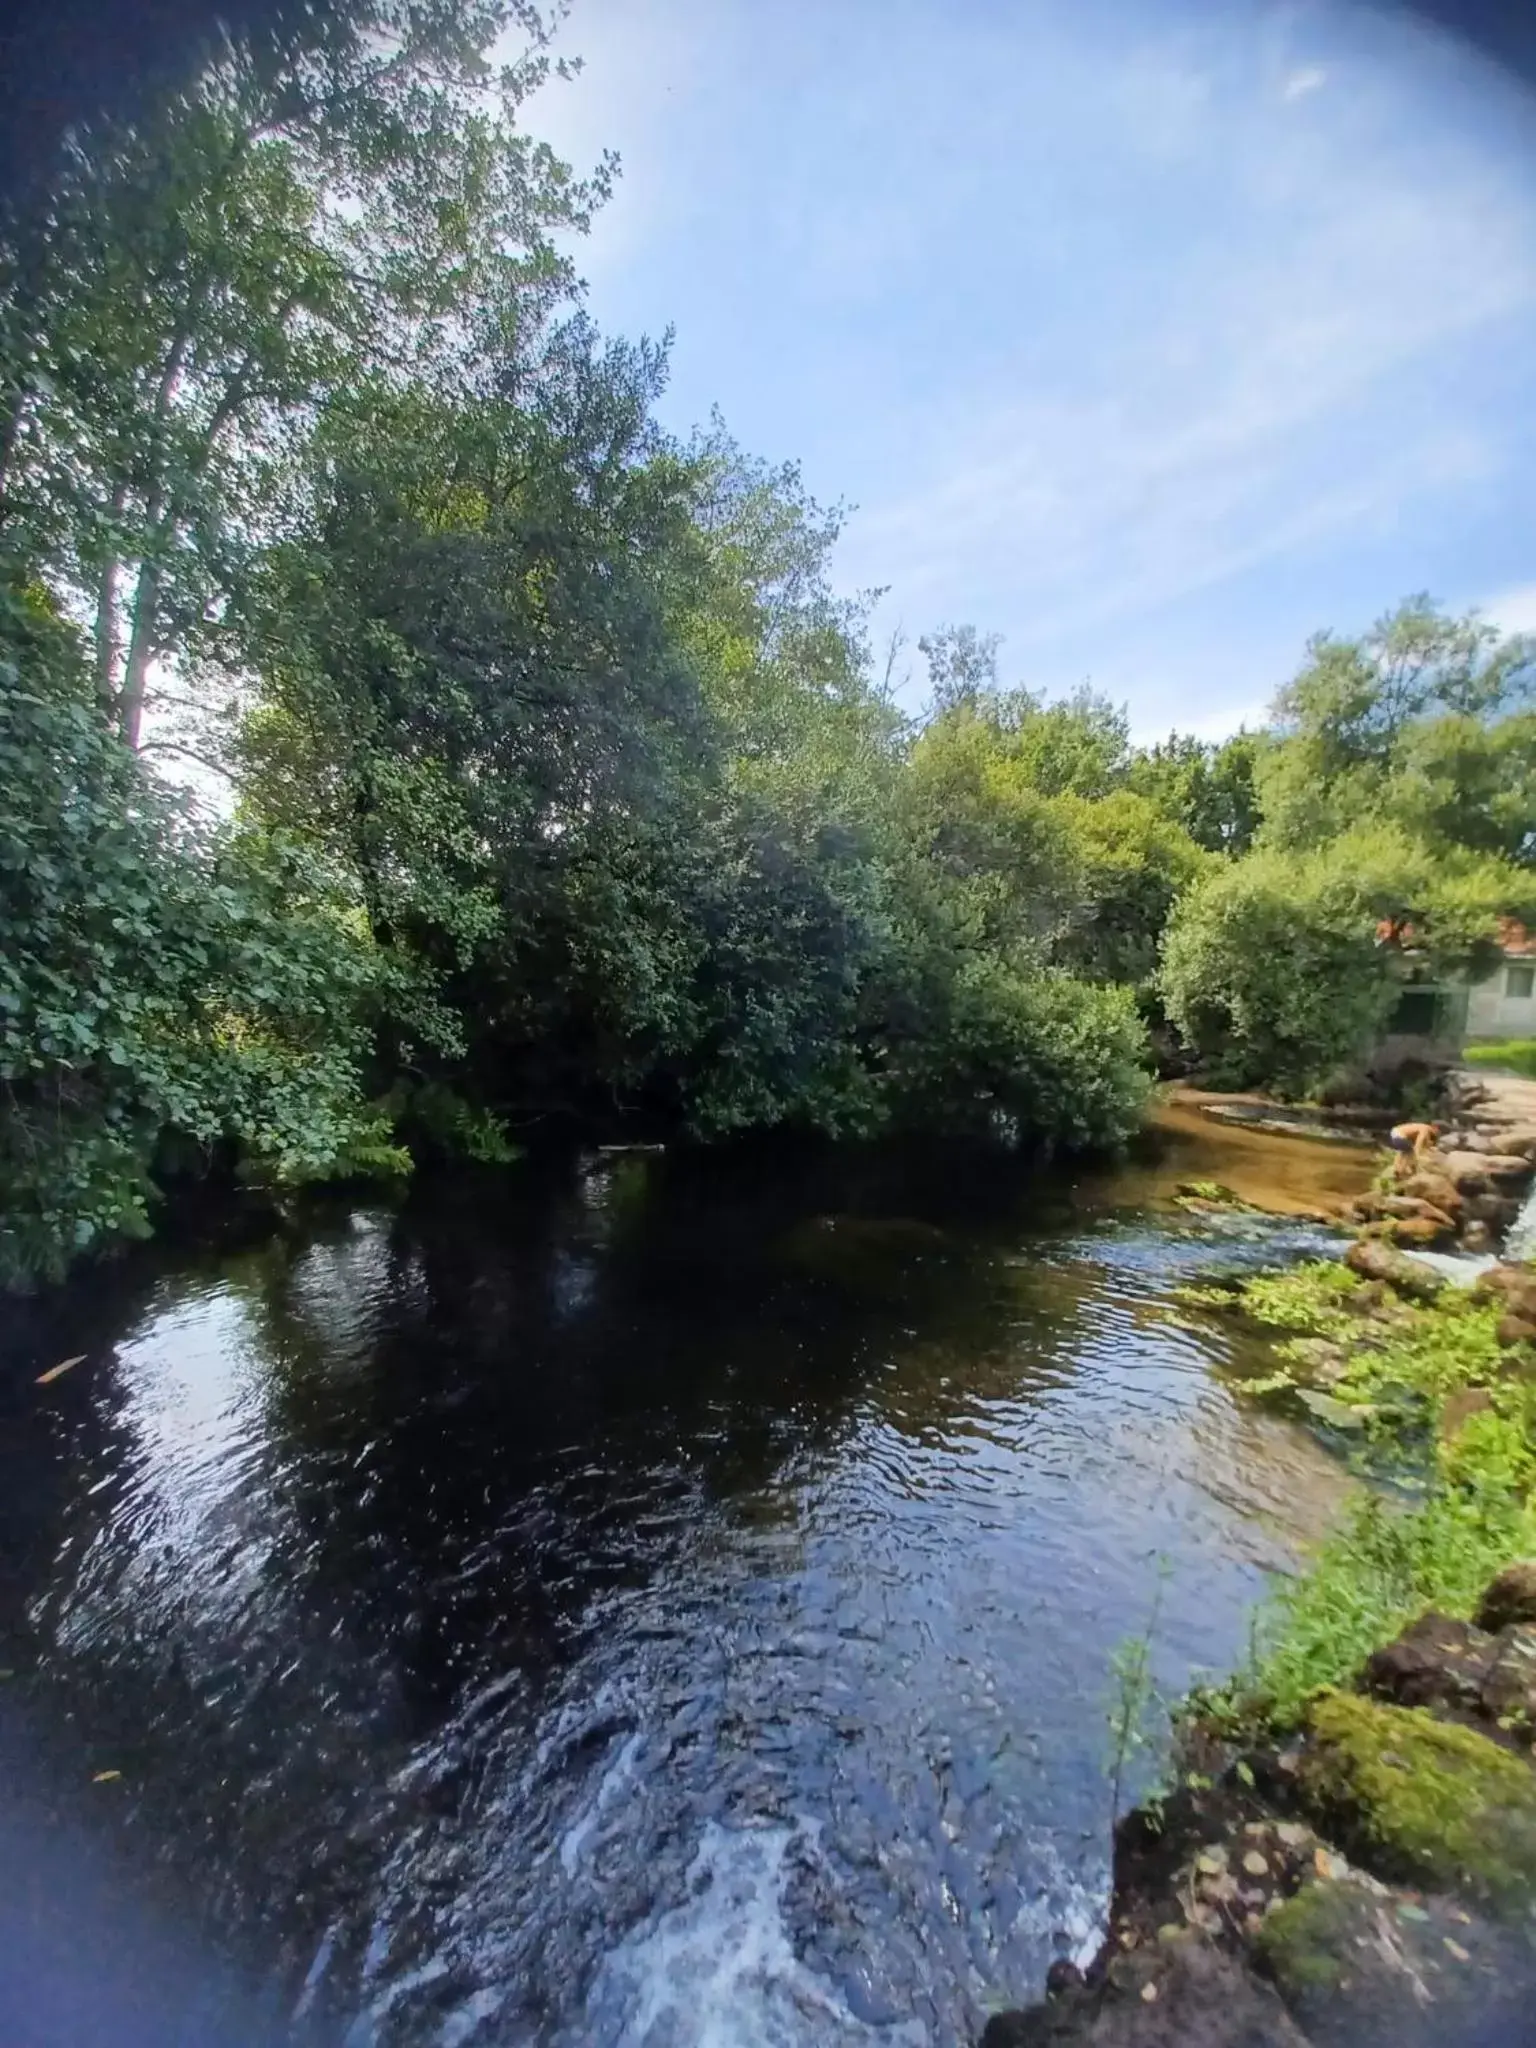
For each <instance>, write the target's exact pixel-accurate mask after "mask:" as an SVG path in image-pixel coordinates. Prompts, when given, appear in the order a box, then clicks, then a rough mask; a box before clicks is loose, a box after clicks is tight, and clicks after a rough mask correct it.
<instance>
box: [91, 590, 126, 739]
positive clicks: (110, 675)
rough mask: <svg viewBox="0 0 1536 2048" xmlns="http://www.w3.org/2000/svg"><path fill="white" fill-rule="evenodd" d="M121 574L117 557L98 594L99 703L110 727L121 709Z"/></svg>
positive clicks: (97, 664) (97, 673) (97, 650)
mask: <svg viewBox="0 0 1536 2048" xmlns="http://www.w3.org/2000/svg"><path fill="white" fill-rule="evenodd" d="M121 573H122V564H121V562H119V561H118V559H117V557H116V555H113V556H112V557H111V558H110V559H109V560H108V562H107V565H106V567H105V568H104V569H103V570H102V572H101V583H100V585H99V586H98V589H97V593H96V702H97V704H98V705H99V706H100V708H101V715H102V717H103V719H105V721H106V722H107V724H108V725H110V724H111V723H112V721H113V714H114V712H115V711H116V708H117V659H118V654H119V652H120V648H119V638H120V635H119V633H118V621H117V579H118V577H119V575H120V574H121Z"/></svg>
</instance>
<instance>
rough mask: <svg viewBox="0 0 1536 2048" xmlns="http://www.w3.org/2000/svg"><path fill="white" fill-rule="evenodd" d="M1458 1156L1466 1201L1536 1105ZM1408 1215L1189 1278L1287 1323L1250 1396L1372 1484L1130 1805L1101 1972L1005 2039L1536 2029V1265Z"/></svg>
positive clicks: (1439, 1166)
mask: <svg viewBox="0 0 1536 2048" xmlns="http://www.w3.org/2000/svg"><path fill="white" fill-rule="evenodd" d="M1468 1136H1470V1137H1471V1138H1472V1139H1473V1140H1474V1144H1473V1146H1472V1147H1471V1149H1468V1148H1467V1147H1466V1144H1465V1140H1466V1138H1467V1137H1468ZM1479 1139H1481V1141H1482V1150H1481V1151H1480V1152H1479V1150H1478V1147H1477V1144H1476V1141H1477V1140H1479ZM1495 1146H1497V1147H1498V1148H1500V1149H1495ZM1449 1156H1450V1159H1451V1161H1452V1162H1456V1161H1459V1162H1460V1163H1459V1165H1458V1164H1454V1163H1453V1164H1452V1165H1451V1168H1450V1171H1449V1172H1446V1171H1444V1170H1443V1169H1444V1167H1445V1164H1446V1162H1445V1160H1444V1159H1441V1160H1439V1161H1435V1160H1431V1161H1430V1162H1428V1168H1429V1170H1433V1171H1436V1172H1439V1173H1440V1175H1441V1178H1443V1179H1444V1180H1446V1182H1447V1183H1448V1185H1449V1186H1450V1187H1451V1191H1452V1192H1453V1193H1454V1194H1457V1195H1458V1196H1459V1197H1460V1199H1461V1200H1463V1201H1465V1200H1466V1199H1468V1198H1469V1197H1468V1194H1467V1192H1464V1191H1463V1190H1461V1189H1460V1188H1457V1187H1456V1185H1455V1182H1456V1179H1457V1176H1458V1175H1461V1176H1463V1177H1467V1178H1471V1179H1475V1178H1476V1177H1477V1174H1478V1172H1479V1171H1483V1172H1486V1169H1479V1168H1477V1167H1475V1166H1474V1164H1473V1163H1472V1162H1473V1161H1474V1160H1476V1159H1478V1158H1481V1159H1484V1160H1513V1159H1519V1160H1521V1161H1523V1162H1524V1163H1525V1164H1526V1174H1525V1176H1524V1178H1525V1179H1526V1180H1528V1179H1529V1166H1530V1163H1531V1161H1533V1160H1536V1133H1532V1132H1524V1133H1520V1132H1516V1131H1513V1130H1506V1129H1503V1128H1502V1127H1501V1128H1500V1129H1498V1130H1497V1131H1490V1132H1481V1131H1478V1130H1477V1129H1476V1128H1473V1129H1472V1130H1471V1131H1470V1132H1468V1131H1466V1130H1465V1129H1463V1131H1462V1133H1461V1136H1460V1138H1459V1139H1458V1149H1457V1150H1456V1151H1455V1152H1452V1153H1451V1154H1450V1155H1449ZM1506 1178H1507V1180H1508V1181H1509V1182H1513V1181H1514V1179H1515V1175H1514V1172H1513V1169H1512V1168H1511V1171H1510V1173H1509V1175H1508V1176H1507V1177H1506ZM1381 1199H1385V1200H1390V1199H1391V1197H1390V1196H1387V1197H1384V1198H1381ZM1409 1199H1417V1197H1410V1198H1409ZM1442 1199H1443V1194H1442ZM1499 1199H1501V1200H1504V1201H1507V1200H1508V1199H1509V1197H1508V1196H1507V1195H1502V1194H1501V1195H1500V1197H1499ZM1366 1206H1367V1209H1368V1210H1369V1209H1370V1208H1371V1207H1372V1205H1371V1204H1370V1203H1367V1205H1366ZM1441 1213H1442V1215H1444V1213H1445V1212H1444V1211H1443V1210H1442V1212H1441ZM1412 1220H1413V1219H1412V1217H1411V1216H1410V1215H1409V1214H1407V1213H1404V1214H1401V1215H1399V1214H1394V1213H1392V1212H1390V1211H1386V1210H1384V1209H1383V1208H1382V1207H1381V1205H1380V1199H1378V1202H1377V1203H1376V1204H1375V1213H1374V1215H1373V1216H1372V1220H1371V1221H1370V1222H1369V1223H1368V1224H1367V1232H1368V1233H1369V1234H1363V1235H1362V1236H1361V1237H1360V1239H1358V1240H1357V1242H1356V1243H1355V1245H1353V1246H1352V1247H1351V1248H1350V1251H1349V1253H1348V1255H1347V1257H1346V1259H1345V1260H1343V1261H1339V1262H1334V1261H1316V1262H1312V1263H1309V1264H1305V1265H1302V1266H1300V1267H1298V1268H1295V1269H1293V1270H1291V1271H1289V1272H1285V1273H1281V1274H1278V1275H1268V1276H1257V1277H1254V1278H1250V1279H1245V1280H1234V1281H1231V1282H1229V1283H1227V1284H1225V1285H1220V1286H1215V1287H1212V1286H1202V1287H1196V1288H1187V1289H1185V1290H1184V1293H1183V1299H1184V1300H1185V1302H1186V1304H1187V1305H1188V1306H1189V1307H1190V1308H1191V1309H1192V1310H1193V1311H1194V1312H1195V1313H1197V1314H1201V1315H1209V1316H1216V1317H1219V1318H1222V1319H1227V1320H1231V1321H1235V1322H1236V1323H1237V1324H1239V1325H1240V1326H1244V1327H1250V1328H1252V1329H1255V1330H1263V1331H1267V1332H1268V1333H1270V1335H1271V1336H1272V1337H1273V1338H1274V1339H1275V1340H1276V1341H1275V1346H1274V1359H1273V1370H1271V1371H1270V1372H1268V1373H1267V1374H1263V1375H1257V1376H1255V1377H1253V1378H1251V1379H1250V1380H1249V1382H1248V1384H1247V1393H1248V1396H1249V1398H1250V1399H1251V1400H1253V1401H1254V1402H1255V1403H1258V1404H1261V1405H1277V1406H1279V1407H1281V1408H1283V1409H1288V1410H1291V1411H1292V1412H1298V1413H1305V1414H1306V1415H1307V1416H1309V1417H1310V1419H1311V1420H1312V1422H1313V1424H1314V1425H1315V1426H1316V1427H1317V1428H1319V1429H1320V1431H1321V1432H1322V1433H1323V1434H1324V1436H1325V1437H1326V1438H1327V1439H1328V1440H1329V1441H1331V1442H1333V1443H1334V1444H1335V1445H1336V1447H1337V1448H1338V1449H1339V1450H1340V1452H1341V1453H1343V1454H1344V1455H1347V1456H1348V1458H1349V1459H1350V1462H1351V1463H1352V1464H1354V1465H1355V1467H1356V1468H1357V1469H1358V1470H1359V1471H1361V1473H1362V1474H1363V1475H1364V1476H1365V1477H1367V1478H1368V1479H1370V1480H1373V1481H1374V1482H1376V1483H1375V1485H1374V1487H1373V1489H1372V1490H1371V1491H1370V1492H1369V1493H1368V1494H1367V1495H1366V1496H1365V1498H1364V1499H1363V1500H1362V1503H1361V1504H1360V1506H1359V1507H1358V1508H1357V1510H1356V1511H1355V1513H1354V1515H1353V1516H1352V1517H1351V1518H1350V1519H1349V1520H1348V1521H1347V1522H1346V1523H1345V1524H1344V1526H1343V1527H1342V1528H1341V1529H1339V1530H1338V1531H1337V1532H1336V1533H1335V1534H1334V1535H1333V1536H1332V1537H1330V1538H1329V1539H1328V1540H1327V1541H1326V1542H1325V1543H1324V1545H1323V1546H1322V1548H1321V1550H1320V1552H1319V1553H1318V1555H1317V1558H1316V1560H1315V1562H1314V1564H1313V1565H1312V1567H1311V1569H1310V1570H1309V1571H1308V1572H1307V1573H1306V1574H1305V1575H1303V1576H1302V1577H1301V1578H1300V1579H1298V1580H1296V1581H1293V1582H1292V1583H1291V1584H1290V1585H1289V1586H1288V1587H1287V1588H1286V1589H1285V1590H1284V1592H1283V1593H1282V1594H1281V1595H1280V1596H1279V1597H1278V1598H1277V1599H1276V1600H1275V1601H1274V1602H1273V1603H1272V1605H1271V1608H1270V1610H1269V1611H1268V1613H1267V1614H1266V1616H1265V1617H1264V1627H1263V1629H1262V1631H1261V1633H1260V1636H1259V1638H1258V1639H1257V1641H1256V1643H1255V1649H1254V1654H1253V1656H1252V1658H1251V1660H1250V1663H1249V1665H1248V1667H1247V1668H1246V1669H1245V1670H1243V1671H1241V1672H1239V1673H1238V1674H1237V1675H1236V1676H1235V1677H1234V1678H1233V1679H1232V1680H1231V1681H1229V1683H1228V1684H1227V1685H1226V1686H1225V1687H1223V1688H1222V1689H1221V1690H1220V1691H1219V1692H1206V1693H1196V1694H1194V1695H1192V1696H1191V1697H1190V1698H1189V1699H1187V1700H1186V1701H1185V1702H1184V1703H1183V1704H1182V1706H1181V1707H1180V1709H1179V1710H1178V1713H1177V1715H1176V1718H1175V1735H1174V1739H1173V1743H1172V1754H1171V1758H1170V1762H1169V1765H1168V1767H1167V1770H1166V1772H1165V1774H1164V1785H1163V1791H1162V1793H1161V1794H1160V1795H1159V1796H1155V1797H1153V1798H1151V1799H1149V1800H1148V1801H1146V1802H1144V1803H1143V1804H1142V1805H1141V1806H1140V1807H1138V1808H1137V1809H1136V1810H1135V1811H1133V1812H1132V1813H1131V1814H1129V1815H1128V1816H1127V1817H1126V1818H1125V1819H1124V1820H1123V1821H1122V1822H1121V1824H1120V1825H1119V1827H1118V1829H1117V1830H1116V1837H1115V1847H1114V1875H1113V1892H1112V1900H1111V1908H1110V1916H1109V1924H1108V1929H1107V1933H1106V1937H1105V1940H1104V1942H1103V1944H1102V1946H1101V1947H1100V1949H1099V1951H1098V1953H1097V1955H1096V1957H1095V1958H1094V1960H1093V1962H1092V1965H1091V1967H1090V1968H1089V1969H1088V1971H1087V1973H1086V1975H1083V1976H1079V1975H1078V1973H1077V1972H1075V1971H1073V1970H1071V1969H1070V1968H1067V1967H1065V1966H1062V1967H1059V1968H1058V1969H1057V1970H1056V1971H1055V1972H1053V1981H1052V1983H1051V1985H1050V1987H1049V1990H1050V1993H1051V1995H1050V1996H1048V1999H1047V2002H1046V2003H1045V2004H1043V2005H1041V2006H1037V2007H1034V2008H1032V2009H1030V2010H1029V2011H1025V2012H1016V2013H1008V2014H1001V2015H998V2016H997V2017H995V2018H994V2019H993V2020H992V2021H991V2022H990V2023H989V2026H988V2028H987V2030H986V2032H985V2034H984V2036H983V2040H984V2044H985V2048H1045V2044H1059V2048H1069V2044H1095V2048H1111V2044H1112V2048H1164V2044H1166V2048H1173V2044H1174V2043H1179V2044H1181V2048H1204V2044H1209V2048H1219V2044H1237V2043H1243V2044H1245V2048H1268V2044H1274V2048H1303V2044H1305V2043H1308V2042H1310V2043H1312V2044H1314V2048H1334V2044H1337V2048H1346V2044H1349V2048H1354V2044H1357V2043H1371V2042H1376V2041H1380V2042H1382V2043H1386V2042H1391V2043H1393V2044H1394V2048H1402V2044H1404V2043H1407V2044H1414V2043H1423V2044H1424V2048H1429V2044H1430V2043H1434V2044H1437V2048H1441V2044H1448V2043H1465V2044H1468V2048H1470V2044H1472V2043H1474V2042H1477V2043H1487V2044H1490V2048H1491V2044H1493V2043H1496V2042H1498V2043H1506V2042H1507V2043H1511V2044H1513V2043H1514V2042H1517V2041H1520V2042H1523V2041H1527V2040H1529V2039H1530V2038H1531V2028H1530V2024H1529V2001H1530V1998H1531V1996H1532V1994H1533V1992H1536V1770H1533V1767H1532V1758H1533V1753H1536V1563H1532V1562H1530V1561H1529V1560H1531V1559H1532V1558H1533V1557H1536V1513H1533V1507H1532V1494H1533V1485H1536V1271H1532V1269H1531V1268H1530V1267H1529V1266H1523V1265H1494V1266H1492V1267H1491V1268H1490V1269H1489V1270H1488V1271H1486V1272H1484V1273H1483V1274H1482V1275H1481V1277H1480V1278H1478V1279H1477V1281H1476V1283H1475V1284H1474V1285H1473V1286H1471V1287H1468V1286H1465V1285H1456V1284H1453V1283H1452V1281H1451V1280H1450V1279H1449V1278H1448V1277H1447V1276H1446V1275H1445V1274H1443V1273H1437V1272H1436V1271H1434V1270H1433V1269H1432V1268H1431V1267H1430V1266H1429V1265H1427V1264H1425V1263H1423V1262H1421V1261H1420V1260H1417V1259H1414V1258H1411V1257H1408V1256H1405V1254H1404V1253H1403V1251H1402V1250H1401V1249H1399V1248H1398V1246H1396V1245H1394V1244H1393V1243H1392V1242H1390V1240H1391V1239H1393V1238H1395V1237H1397V1236H1398V1235H1399V1232H1400V1231H1401V1228H1402V1225H1403V1224H1404V1223H1411V1221H1412ZM1453 1220H1454V1219H1451V1218H1449V1217H1447V1219H1446V1228H1445V1229H1444V1230H1442V1229H1440V1228H1439V1227H1437V1229H1436V1231H1435V1237H1434V1241H1437V1242H1438V1241H1442V1240H1443V1238H1444V1237H1446V1236H1450V1235H1453V1234H1454V1233H1453V1229H1452V1223H1453ZM1408 1234H1410V1235H1411V1234H1412V1233H1411V1231H1410V1232H1409V1233H1408ZM1420 1234H1421V1235H1422V1234H1423V1233H1420Z"/></svg>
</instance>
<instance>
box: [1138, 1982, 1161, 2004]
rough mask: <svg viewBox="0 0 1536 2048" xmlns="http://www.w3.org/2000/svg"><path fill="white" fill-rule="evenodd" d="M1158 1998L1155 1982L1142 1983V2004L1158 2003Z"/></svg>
mask: <svg viewBox="0 0 1536 2048" xmlns="http://www.w3.org/2000/svg"><path fill="white" fill-rule="evenodd" d="M1156 2000H1157V1986H1156V1985H1155V1984H1143V1985H1142V1987H1141V2002H1142V2004H1143V2005H1153V2004H1155V2003H1156Z"/></svg>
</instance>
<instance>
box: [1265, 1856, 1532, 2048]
mask: <svg viewBox="0 0 1536 2048" xmlns="http://www.w3.org/2000/svg"><path fill="white" fill-rule="evenodd" d="M1253 1945H1254V1948H1255V1950H1256V1952H1257V1955H1258V1958H1259V1961H1260V1963H1261V1964H1262V1966H1263V1968H1264V1970H1265V1972H1266V1974H1267V1975H1268V1976H1269V1977H1270V1979H1271V1980H1272V1981H1273V1983H1274V1984H1275V1985H1276V1987H1277V1988H1278V1990H1279V1992H1280V1995H1281V1996H1282V1998H1283V1999H1284V2000H1285V2003H1286V2005H1287V2007H1288V2008H1289V2009H1290V2012H1291V2015H1292V2017H1293V2018H1294V2019H1295V2020H1296V2021H1297V2023H1298V2024H1299V2025H1300V2026H1301V2027H1303V2028H1304V2029H1305V2032H1306V2037H1307V2039H1308V2041H1310V2042H1311V2043H1312V2044H1313V2048H1473V2044H1474V2043H1480V2044H1486V2048H1492V2044H1494V2043H1500V2044H1504V2048H1514V2043H1515V2042H1517V2041H1522V2040H1524V2039H1525V2038H1526V2036H1527V2026H1526V2022H1527V2019H1528V2017H1529V2012H1530V1997H1531V1991H1532V1978H1533V1970H1532V1959H1531V1949H1530V1945H1529V1943H1528V1942H1527V1941H1526V1939H1525V1937H1524V1935H1523V1934H1522V1933H1521V1932H1520V1931H1519V1930H1518V1929H1512V1928H1508V1927H1504V1926H1501V1925H1500V1923H1499V1922H1498V1921H1497V1920H1495V1919H1493V1918H1491V1917H1490V1916H1488V1915H1486V1914H1481V1913H1470V1912H1468V1911H1467V1910H1466V1908H1465V1907H1464V1906H1462V1905H1461V1904H1460V1903H1459V1902H1458V1901H1457V1900H1455V1899H1453V1898H1434V1897H1429V1898H1424V1897H1421V1896H1419V1895H1418V1894H1415V1893H1411V1892H1395V1891H1391V1890H1389V1889H1388V1888H1387V1887H1386V1886H1385V1885H1381V1884H1378V1883H1375V1882H1373V1881H1372V1880H1371V1879H1370V1878H1368V1877H1364V1876H1361V1875H1360V1874H1359V1873H1358V1872H1352V1873H1350V1874H1349V1875H1347V1876H1345V1877H1344V1878H1342V1879H1340V1880H1337V1881H1335V1880H1328V1879H1324V1880H1321V1881H1319V1882H1317V1883H1313V1884H1307V1885H1304V1886H1303V1887H1302V1889H1301V1890H1300V1891H1299V1892H1297V1893H1296V1894H1295V1896H1294V1897H1292V1898H1289V1899H1285V1900H1283V1901H1281V1902H1280V1903H1279V1905H1278V1906H1277V1907H1276V1909H1275V1910H1274V1911H1273V1912H1272V1913H1270V1914H1268V1915H1267V1916H1266V1917H1265V1919H1264V1921H1263V1924H1262V1925H1261V1926H1260V1927H1259V1929H1258V1930H1257V1932H1256V1933H1255V1935H1254V1938H1253ZM1238 2038H1239V2037H1237V2036H1234V2037H1233V2039H1234V2041H1236V2040H1237V2039H1238Z"/></svg>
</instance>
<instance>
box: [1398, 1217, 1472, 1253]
mask: <svg viewBox="0 0 1536 2048" xmlns="http://www.w3.org/2000/svg"><path fill="white" fill-rule="evenodd" d="M1382 1228H1383V1230H1384V1231H1385V1232H1386V1234H1387V1236H1388V1237H1389V1238H1390V1239H1391V1241H1392V1243H1393V1244H1405V1245H1409V1246H1416V1247H1417V1248H1418V1249H1419V1250H1420V1251H1429V1250H1431V1249H1432V1248H1433V1247H1434V1246H1435V1245H1437V1244H1444V1242H1445V1240H1446V1239H1447V1238H1448V1237H1454V1236H1455V1234H1456V1226H1455V1224H1454V1223H1452V1222H1451V1220H1450V1218H1449V1217H1442V1218H1440V1220H1439V1221H1438V1222H1437V1221H1434V1220H1432V1219H1431V1218H1430V1217H1428V1216H1388V1217H1387V1218H1386V1219H1385V1221H1384V1223H1383V1225H1382Z"/></svg>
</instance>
